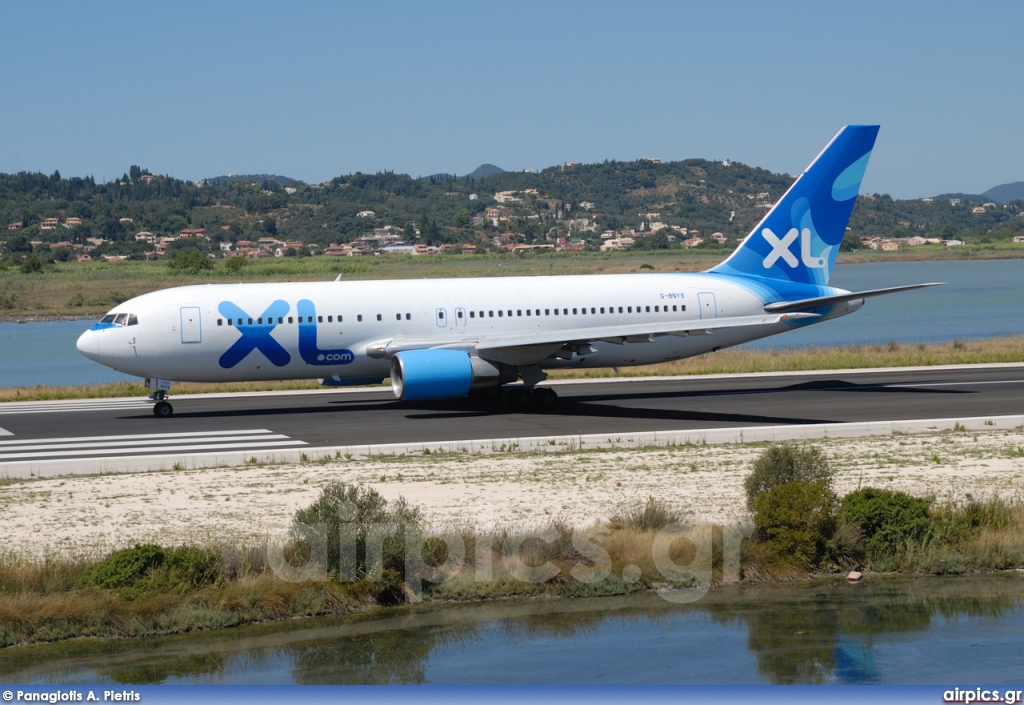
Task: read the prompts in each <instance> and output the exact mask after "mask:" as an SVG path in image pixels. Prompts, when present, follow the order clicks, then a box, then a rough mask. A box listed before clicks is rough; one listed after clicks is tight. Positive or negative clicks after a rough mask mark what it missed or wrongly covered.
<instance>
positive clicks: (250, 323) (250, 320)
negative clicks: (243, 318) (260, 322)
mask: <svg viewBox="0 0 1024 705" xmlns="http://www.w3.org/2000/svg"><path fill="white" fill-rule="evenodd" d="M249 325H250V326H251V325H252V319H251V318H250V319H249Z"/></svg>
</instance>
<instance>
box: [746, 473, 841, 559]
mask: <svg viewBox="0 0 1024 705" xmlns="http://www.w3.org/2000/svg"><path fill="white" fill-rule="evenodd" d="M835 507H836V495H835V493H834V492H832V490H831V489H830V488H829V486H828V483H827V482H825V481H824V480H819V481H817V482H806V481H801V480H798V481H795V482H786V483H784V484H781V485H778V486H776V487H772V488H771V489H769V490H767V491H765V492H762V493H760V494H758V495H757V498H756V499H755V500H754V529H755V530H756V532H757V536H758V538H759V539H760V540H761V541H763V542H764V544H765V546H766V548H768V550H769V552H770V553H772V554H774V555H775V556H776V557H778V558H781V559H783V560H786V561H789V562H792V563H794V564H796V565H798V566H800V567H802V568H813V567H815V566H817V565H818V564H819V562H820V561H821V559H822V557H823V556H824V555H825V550H826V544H827V541H828V539H829V538H831V537H832V535H833V534H834V533H835V528H836V517H835Z"/></svg>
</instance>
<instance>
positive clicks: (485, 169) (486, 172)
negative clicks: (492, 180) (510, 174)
mask: <svg viewBox="0 0 1024 705" xmlns="http://www.w3.org/2000/svg"><path fill="white" fill-rule="evenodd" d="M504 173H505V170H504V169H502V168H501V167H500V166H494V165H493V164H481V165H480V166H478V167H477V168H476V169H475V170H474V171H472V172H470V173H468V174H466V178H467V179H482V178H484V177H485V176H490V175H491V174H504Z"/></svg>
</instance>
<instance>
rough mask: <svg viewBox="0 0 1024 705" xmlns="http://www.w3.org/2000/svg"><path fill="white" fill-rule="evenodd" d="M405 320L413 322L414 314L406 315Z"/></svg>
mask: <svg viewBox="0 0 1024 705" xmlns="http://www.w3.org/2000/svg"><path fill="white" fill-rule="evenodd" d="M338 320H339V321H341V318H339V319H338ZM405 320H407V321H411V320H412V314H411V313H407V314H405Z"/></svg>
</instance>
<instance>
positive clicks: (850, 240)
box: [839, 232, 860, 252]
mask: <svg viewBox="0 0 1024 705" xmlns="http://www.w3.org/2000/svg"><path fill="white" fill-rule="evenodd" d="M859 247H860V238H859V237H857V236H856V235H854V234H853V233H851V232H847V233H846V234H845V235H843V241H842V242H841V243H840V244H839V251H840V252H853V251H854V250H856V249H857V248H859Z"/></svg>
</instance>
